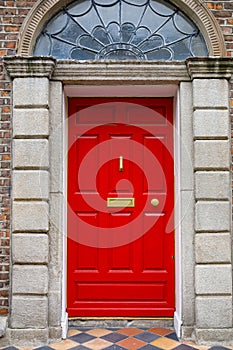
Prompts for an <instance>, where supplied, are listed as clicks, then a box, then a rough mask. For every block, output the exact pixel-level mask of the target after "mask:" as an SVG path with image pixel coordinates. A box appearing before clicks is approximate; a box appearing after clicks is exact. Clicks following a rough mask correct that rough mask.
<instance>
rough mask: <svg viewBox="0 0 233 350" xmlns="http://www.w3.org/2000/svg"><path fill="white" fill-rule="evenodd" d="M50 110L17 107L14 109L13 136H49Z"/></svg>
mask: <svg viewBox="0 0 233 350" xmlns="http://www.w3.org/2000/svg"><path fill="white" fill-rule="evenodd" d="M48 135H49V112H48V110H47V109H42V108H41V109H39V108H33V109H17V108H15V109H14V111H13V137H27V136H30V137H31V136H34V137H47V136H48Z"/></svg>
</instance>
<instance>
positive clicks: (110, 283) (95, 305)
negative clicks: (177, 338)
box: [67, 98, 174, 317]
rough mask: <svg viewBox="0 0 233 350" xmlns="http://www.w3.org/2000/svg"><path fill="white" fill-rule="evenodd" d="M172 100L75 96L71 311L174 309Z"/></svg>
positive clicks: (152, 312) (169, 312)
mask: <svg viewBox="0 0 233 350" xmlns="http://www.w3.org/2000/svg"><path fill="white" fill-rule="evenodd" d="M172 111H173V100H172V99H171V98H159V99H156V98H115V99H113V98H71V99H70V100H69V119H68V124H69V128H68V145H69V151H68V262H67V264H68V273H67V276H68V282H67V283H68V284H67V286H68V287H67V289H68V293H67V294H68V300H67V311H68V314H69V316H106V317H107V316H131V317H132V316H135V317H136V316H158V317H159V316H164V317H166V316H173V313H174V232H173V226H174V225H173V207H174V170H173V128H172V120H173V117H172Z"/></svg>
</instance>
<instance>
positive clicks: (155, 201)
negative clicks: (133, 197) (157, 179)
mask: <svg viewBox="0 0 233 350" xmlns="http://www.w3.org/2000/svg"><path fill="white" fill-rule="evenodd" d="M151 204H152V205H153V207H157V205H159V200H158V199H157V198H153V199H151Z"/></svg>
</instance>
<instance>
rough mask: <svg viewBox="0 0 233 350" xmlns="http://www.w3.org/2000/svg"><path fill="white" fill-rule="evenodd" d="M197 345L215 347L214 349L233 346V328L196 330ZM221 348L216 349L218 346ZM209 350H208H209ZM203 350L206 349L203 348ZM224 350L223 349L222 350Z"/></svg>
mask: <svg viewBox="0 0 233 350" xmlns="http://www.w3.org/2000/svg"><path fill="white" fill-rule="evenodd" d="M195 334H196V341H197V344H202V345H208V348H209V346H210V345H213V346H215V347H214V348H215V349H216V350H217V349H219V350H220V349H222V347H223V346H227V345H232V339H233V329H232V328H225V329H224V328H219V329H216V328H215V329H209V328H208V329H198V328H196V330H195ZM217 345H218V346H220V347H219V348H216V346H217ZM208 348H207V349H208ZM203 349H205V347H204V346H203ZM222 350H223V349H222Z"/></svg>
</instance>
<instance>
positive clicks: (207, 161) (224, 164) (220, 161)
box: [194, 140, 230, 170]
mask: <svg viewBox="0 0 233 350" xmlns="http://www.w3.org/2000/svg"><path fill="white" fill-rule="evenodd" d="M194 166H195V168H196V169H203V170H204V169H210V170H212V169H214V168H216V169H229V168H230V143H229V141H228V140H205V141H201V140H198V141H195V142H194Z"/></svg>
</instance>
